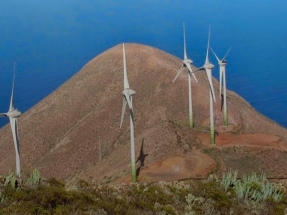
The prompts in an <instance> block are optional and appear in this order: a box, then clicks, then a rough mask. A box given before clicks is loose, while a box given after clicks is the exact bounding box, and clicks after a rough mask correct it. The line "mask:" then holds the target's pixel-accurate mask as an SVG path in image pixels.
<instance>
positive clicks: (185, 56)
mask: <svg viewBox="0 0 287 215" xmlns="http://www.w3.org/2000/svg"><path fill="white" fill-rule="evenodd" d="M183 55H184V60H185V59H187V55H186V42H185V26H184V23H183Z"/></svg>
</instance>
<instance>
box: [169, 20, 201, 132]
mask: <svg viewBox="0 0 287 215" xmlns="http://www.w3.org/2000/svg"><path fill="white" fill-rule="evenodd" d="M183 55H184V59H183V61H182V65H181V67H180V69H179V70H178V72H177V74H176V76H175V78H174V79H173V81H172V82H174V81H175V80H176V79H177V78H178V76H179V75H180V74H181V73H182V71H183V70H184V69H185V68H187V76H188V106H189V127H190V128H193V126H194V122H193V112H192V93H191V75H192V76H193V78H194V79H195V81H196V82H197V79H196V77H195V75H194V73H193V71H192V69H191V66H190V65H191V64H192V62H193V61H192V60H191V59H189V58H188V57H187V54H186V43H185V26H184V24H183Z"/></svg>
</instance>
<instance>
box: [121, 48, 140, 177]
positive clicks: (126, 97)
mask: <svg viewBox="0 0 287 215" xmlns="http://www.w3.org/2000/svg"><path fill="white" fill-rule="evenodd" d="M123 61H124V90H123V91H122V94H123V108H122V116H121V125H120V127H122V124H123V119H124V114H125V110H126V105H127V104H128V106H129V109H130V136H131V167H132V183H135V182H136V181H137V177H136V162H135V138H134V114H133V100H132V96H133V95H134V94H136V92H135V91H134V90H132V89H131V88H130V85H129V81H128V75H127V65H126V53H125V44H124V43H123Z"/></svg>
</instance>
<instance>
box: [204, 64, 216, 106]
mask: <svg viewBox="0 0 287 215" xmlns="http://www.w3.org/2000/svg"><path fill="white" fill-rule="evenodd" d="M206 74H207V78H208V83H209V88H210V90H211V94H212V97H213V100H214V102H215V101H216V100H215V94H214V89H213V84H212V75H211V70H210V69H207V70H206Z"/></svg>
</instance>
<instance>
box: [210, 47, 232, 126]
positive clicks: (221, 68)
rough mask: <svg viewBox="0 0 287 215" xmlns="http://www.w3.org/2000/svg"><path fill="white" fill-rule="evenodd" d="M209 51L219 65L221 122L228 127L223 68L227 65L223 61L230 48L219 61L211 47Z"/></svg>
mask: <svg viewBox="0 0 287 215" xmlns="http://www.w3.org/2000/svg"><path fill="white" fill-rule="evenodd" d="M210 49H211V51H212V52H213V54H214V55H215V57H216V59H217V61H218V64H219V87H220V88H219V91H220V97H221V99H222V100H223V121H224V125H225V126H228V112H227V101H226V76H225V66H226V64H227V61H226V60H225V58H226V57H227V55H228V53H229V51H230V50H231V47H230V48H229V49H228V51H227V52H226V54H225V56H224V57H223V58H222V60H220V59H219V58H218V57H217V55H216V54H215V52H214V51H213V49H212V48H211V47H210ZM222 85H223V95H222V94H221V87H222Z"/></svg>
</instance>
